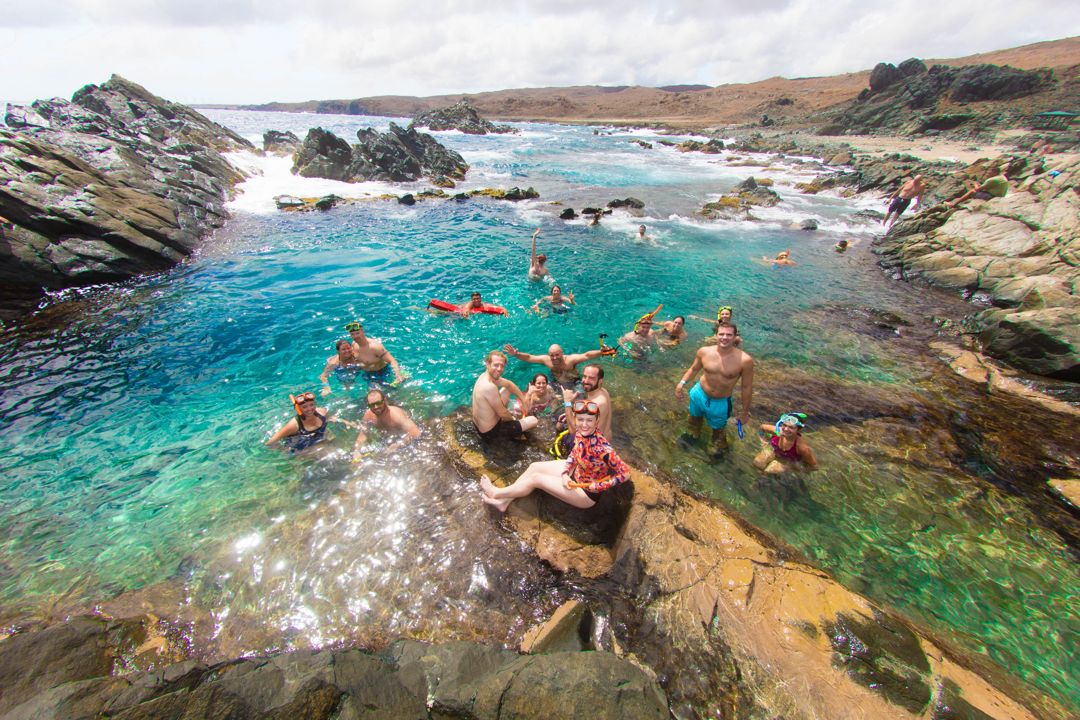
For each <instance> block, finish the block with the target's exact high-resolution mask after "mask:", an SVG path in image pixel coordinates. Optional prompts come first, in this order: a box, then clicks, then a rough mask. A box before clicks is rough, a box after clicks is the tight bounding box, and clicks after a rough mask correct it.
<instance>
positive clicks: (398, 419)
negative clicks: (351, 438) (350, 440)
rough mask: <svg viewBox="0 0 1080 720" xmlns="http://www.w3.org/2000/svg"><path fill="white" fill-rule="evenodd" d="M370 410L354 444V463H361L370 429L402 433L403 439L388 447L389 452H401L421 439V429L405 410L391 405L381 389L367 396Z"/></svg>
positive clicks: (363, 420)
mask: <svg viewBox="0 0 1080 720" xmlns="http://www.w3.org/2000/svg"><path fill="white" fill-rule="evenodd" d="M367 406H368V409H367V410H365V411H364V417H363V418H362V419H361V421H360V434H359V435H357V436H356V442H355V443H354V444H353V462H359V461H360V459H361V457H362V455H363V448H364V445H365V444H366V443H367V439H368V428H375V429H377V430H381V431H383V432H388V431H389V432H396V433H400V434H401V435H402V436H403V437H402V438H400V439H399V440H397V441H395V442H393V443H392V444H390V445H388V446H387V448H386V449H387V450H390V451H394V450H399V449H401V448H403V447H405V446H406V445H408V444H409V443H411V442H412V441H413V440H415V439H416V438H418V437H420V428H419V427H417V425H416V423H414V422H413V420H412V418H411V417H409V413H407V412H406V411H405V410H404V409H403V408H400V407H398V406H396V405H391V404H390V401H389V400H387V399H386V393H384V392H383V391H382V390H380V389H379V388H371V389H370V390H368V394H367Z"/></svg>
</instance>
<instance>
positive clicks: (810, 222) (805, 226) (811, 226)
mask: <svg viewBox="0 0 1080 720" xmlns="http://www.w3.org/2000/svg"><path fill="white" fill-rule="evenodd" d="M799 229H800V230H817V229H818V222H817V220H814V219H813V218H810V219H807V220H803V221H802V222H801V223H799Z"/></svg>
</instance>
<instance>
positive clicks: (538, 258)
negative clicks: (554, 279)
mask: <svg viewBox="0 0 1080 720" xmlns="http://www.w3.org/2000/svg"><path fill="white" fill-rule="evenodd" d="M539 234H540V228H536V230H534V231H533V237H532V255H531V256H530V257H529V279H530V280H543V279H544V277H546V276H550V275H551V271H550V270H548V269H547V265H546V263H547V255H544V254H543V253H540V254H539V255H537V254H536V236H537V235H539Z"/></svg>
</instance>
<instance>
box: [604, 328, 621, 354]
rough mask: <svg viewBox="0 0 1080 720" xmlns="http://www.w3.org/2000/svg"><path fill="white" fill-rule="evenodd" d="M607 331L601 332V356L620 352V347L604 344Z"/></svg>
mask: <svg viewBox="0 0 1080 720" xmlns="http://www.w3.org/2000/svg"><path fill="white" fill-rule="evenodd" d="M606 337H607V333H600V357H614V356H616V355H618V354H619V348H617V347H610V346H608V345H605V344H604V338H606Z"/></svg>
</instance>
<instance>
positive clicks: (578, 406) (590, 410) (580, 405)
mask: <svg viewBox="0 0 1080 720" xmlns="http://www.w3.org/2000/svg"><path fill="white" fill-rule="evenodd" d="M570 409H571V410H573V411H574V413H576V414H579V415H599V414H600V406H599V405H597V404H596V403H594V402H593V401H591V400H575V401H574V405H573V407H571V408H570Z"/></svg>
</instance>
